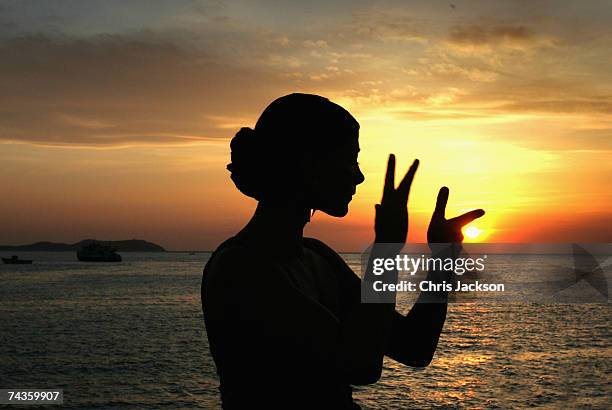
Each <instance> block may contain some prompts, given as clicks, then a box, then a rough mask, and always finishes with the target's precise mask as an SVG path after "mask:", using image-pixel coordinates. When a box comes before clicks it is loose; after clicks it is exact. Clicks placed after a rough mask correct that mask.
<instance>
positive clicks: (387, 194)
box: [381, 154, 395, 203]
mask: <svg viewBox="0 0 612 410" xmlns="http://www.w3.org/2000/svg"><path fill="white" fill-rule="evenodd" d="M394 190H395V155H393V154H389V161H388V162H387V173H386V175H385V185H384V188H383V197H382V201H381V203H382V202H385V200H388V199H389V198H391V197H392V195H393V191H394Z"/></svg>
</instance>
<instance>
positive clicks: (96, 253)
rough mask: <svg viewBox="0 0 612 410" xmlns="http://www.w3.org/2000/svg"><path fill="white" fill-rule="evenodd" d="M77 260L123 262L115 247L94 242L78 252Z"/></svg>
mask: <svg viewBox="0 0 612 410" xmlns="http://www.w3.org/2000/svg"><path fill="white" fill-rule="evenodd" d="M77 259H78V260H80V261H81V262H121V255H119V254H118V253H117V249H115V248H114V247H113V246H110V245H105V244H103V243H101V242H97V241H93V242H90V243H87V244H85V245H83V246H82V247H81V249H79V250H78V252H77Z"/></svg>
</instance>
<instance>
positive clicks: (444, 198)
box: [431, 186, 448, 220]
mask: <svg viewBox="0 0 612 410" xmlns="http://www.w3.org/2000/svg"><path fill="white" fill-rule="evenodd" d="M447 202H448V188H447V187H445V186H443V187H442V188H440V192H438V199H437V200H436V209H434V213H433V216H432V218H431V219H442V220H443V219H444V215H445V214H446V203H447Z"/></svg>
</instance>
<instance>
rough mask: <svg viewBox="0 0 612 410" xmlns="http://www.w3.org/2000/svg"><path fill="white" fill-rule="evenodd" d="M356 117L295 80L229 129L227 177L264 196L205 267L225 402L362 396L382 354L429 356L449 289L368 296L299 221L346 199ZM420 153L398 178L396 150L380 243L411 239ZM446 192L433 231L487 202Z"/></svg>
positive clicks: (312, 401) (425, 360) (296, 403)
mask: <svg viewBox="0 0 612 410" xmlns="http://www.w3.org/2000/svg"><path fill="white" fill-rule="evenodd" d="M358 128H359V125H358V124H357V122H356V121H355V120H354V118H353V117H352V116H350V114H349V113H348V112H347V111H346V110H344V109H343V108H342V107H340V106H338V105H336V104H334V103H332V102H330V101H329V100H327V99H325V98H323V97H319V96H315V95H308V94H291V95H288V96H285V97H281V98H279V99H277V100H276V101H274V102H273V103H272V104H270V106H269V107H268V108H266V110H265V111H264V113H263V114H262V116H261V117H260V119H259V121H258V122H257V125H256V127H255V129H254V130H251V129H248V128H243V129H242V130H240V131H239V132H238V134H237V135H236V136H235V137H234V139H233V140H232V144H231V147H232V164H230V165H229V166H228V169H229V170H230V171H231V172H232V180H233V181H234V183H235V184H236V186H237V187H238V189H239V190H240V191H241V192H243V193H245V194H246V195H248V196H251V197H253V198H255V199H257V200H258V201H259V204H258V206H257V210H256V211H255V214H254V216H253V218H252V219H251V220H250V222H249V223H248V224H247V225H246V226H245V227H244V228H243V229H242V230H241V231H240V232H239V233H238V234H236V235H235V236H234V237H232V238H230V239H228V240H227V241H225V242H224V243H223V244H221V245H220V246H219V247H218V248H217V250H216V251H215V252H214V253H213V254H212V256H211V258H210V260H209V261H208V263H207V264H206V266H205V268H204V275H203V280H202V307H203V313H204V320H205V325H206V331H207V335H208V340H209V345H210V351H211V353H212V356H213V358H214V361H215V364H216V366H217V372H218V374H219V379H220V391H221V399H222V403H223V408H225V409H243V408H259V407H261V408H287V409H295V408H316V409H327V408H329V409H351V408H359V406H358V405H357V404H356V403H354V402H353V399H352V389H351V385H363V384H370V383H374V382H376V381H377V380H378V379H379V378H380V375H381V373H382V361H383V357H384V356H385V355H386V356H388V357H391V358H393V359H395V360H397V361H399V362H401V363H404V364H406V365H409V366H416V367H423V366H427V365H428V364H429V362H430V361H431V360H432V357H433V354H434V352H435V349H436V346H437V342H438V338H439V335H440V332H441V330H442V326H443V324H444V320H445V317H446V310H447V303H446V300H447V299H446V298H447V295H446V293H443V292H440V293H439V294H437V295H436V297H438V299H437V300H436V303H425V302H426V301H425V300H421V301H420V303H416V304H415V305H414V306H413V308H412V309H411V311H410V312H409V314H408V315H406V316H403V315H401V314H399V313H397V312H396V310H395V304H394V303H361V279H360V278H359V277H358V276H357V275H356V274H355V273H354V272H353V271H352V270H351V269H350V267H349V266H348V265H347V264H346V263H345V262H344V260H343V259H342V258H341V257H340V256H339V255H338V254H337V253H336V252H335V251H333V250H332V249H331V248H329V247H328V246H327V245H325V244H324V243H323V242H321V241H319V240H316V239H313V238H305V237H303V235H302V232H303V228H304V225H305V224H306V223H307V222H308V221H309V220H310V216H311V213H312V212H313V211H314V210H320V211H322V212H325V213H327V214H329V215H332V216H338V217H341V216H344V215H345V214H346V213H347V212H348V204H349V202H350V200H351V197H352V195H353V194H354V193H355V187H356V186H357V185H358V184H360V183H361V182H363V180H364V177H363V174H362V173H361V171H360V170H359V166H358V164H357V162H356V159H357V153H358V151H359V146H358ZM417 167H418V161H415V163H414V164H413V166H412V167H411V168H410V170H409V171H408V173H407V174H406V176H405V177H404V178H403V180H402V181H401V182H400V184H399V186H398V188H397V189H396V188H395V183H394V173H395V157H394V156H393V155H391V156H390V159H389V164H388V168H387V175H386V179H385V187H384V193H383V199H382V201H381V203H380V204H378V205H376V220H375V234H376V240H375V243H395V244H399V245H400V246H401V245H403V244H404V242H405V240H406V234H407V230H408V220H407V207H406V203H407V200H408V193H409V190H410V185H411V182H412V178H413V177H414V174H415V172H416V169H417ZM447 198H448V189H447V188H443V189H441V190H440V194H439V197H438V204H437V205H436V210H435V211H434V216H433V217H432V223H431V224H430V230H429V232H428V236H429V238H430V242H440V243H442V242H461V239H462V238H461V231H460V228H461V226H462V224H465V223H467V222H469V221H471V220H472V219H474V218H476V217H478V216H480V215H482V213H483V211H481V210H477V211H472V212H471V213H468V214H465V215H463V216H461V217H458V218H454V219H451V220H446V219H445V217H444V208H445V206H446V200H447ZM430 274H431V275H434V276H435V275H438V276H439V274H440V273H436V272H431V273H430ZM432 277H433V276H432Z"/></svg>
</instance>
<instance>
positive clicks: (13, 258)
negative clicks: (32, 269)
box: [2, 255, 32, 265]
mask: <svg viewBox="0 0 612 410" xmlns="http://www.w3.org/2000/svg"><path fill="white" fill-rule="evenodd" d="M2 262H4V263H7V264H9V265H31V264H32V259H19V257H18V256H17V255H13V256H11V257H10V258H2Z"/></svg>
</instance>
